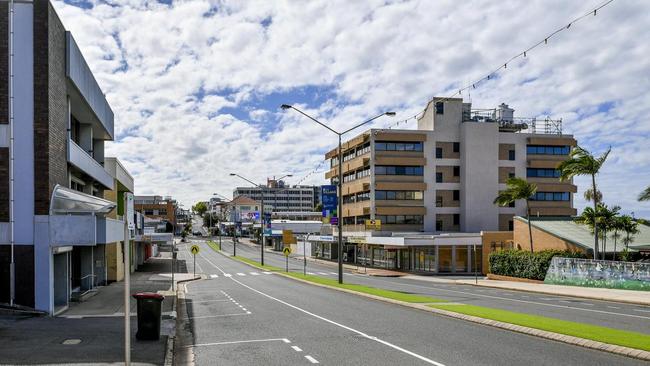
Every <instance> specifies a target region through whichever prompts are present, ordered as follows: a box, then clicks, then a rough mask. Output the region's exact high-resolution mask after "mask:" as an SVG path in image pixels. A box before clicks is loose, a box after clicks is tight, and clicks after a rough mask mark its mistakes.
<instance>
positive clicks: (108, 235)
mask: <svg viewBox="0 0 650 366" xmlns="http://www.w3.org/2000/svg"><path fill="white" fill-rule="evenodd" d="M122 240H124V221H120V220H115V219H109V218H105V217H98V218H97V243H99V244H106V243H115V242H117V241H122Z"/></svg>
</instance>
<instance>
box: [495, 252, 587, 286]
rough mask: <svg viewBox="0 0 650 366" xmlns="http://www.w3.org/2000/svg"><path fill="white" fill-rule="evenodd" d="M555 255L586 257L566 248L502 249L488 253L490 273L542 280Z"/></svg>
mask: <svg viewBox="0 0 650 366" xmlns="http://www.w3.org/2000/svg"><path fill="white" fill-rule="evenodd" d="M555 256H559V257H565V258H586V256H585V255H584V254H583V253H580V252H572V251H568V250H544V251H541V252H534V253H531V252H529V251H526V250H504V251H500V252H494V253H490V257H489V262H490V273H493V274H496V275H501V276H510V277H519V278H528V279H531V280H540V281H543V280H544V277H546V271H547V270H548V266H549V265H550V264H551V259H552V258H553V257H555Z"/></svg>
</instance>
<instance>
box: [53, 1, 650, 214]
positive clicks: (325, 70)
mask: <svg viewBox="0 0 650 366" xmlns="http://www.w3.org/2000/svg"><path fill="white" fill-rule="evenodd" d="M597 4H599V1H585V2H570V3H567V2H564V1H559V0H551V1H544V0H537V1H529V2H526V3H525V4H522V3H521V2H517V1H514V0H513V1H501V2H493V1H476V2H466V3H465V2H463V3H457V2H454V1H436V2H428V1H383V0H377V1H372V0H371V1H364V2H348V1H325V0H323V1H319V0H314V1H310V2H306V3H300V5H299V6H298V3H297V2H292V1H280V2H269V1H253V0H251V1H246V2H230V1H223V2H221V1H203V0H196V1H190V2H171V1H139V0H124V1H116V0H114V1H94V0H90V1H86V0H84V1H77V0H66V1H56V2H55V7H56V9H57V11H58V13H59V15H60V16H61V18H62V20H63V22H64V24H65V25H66V27H67V28H68V29H69V30H71V31H72V32H73V34H74V35H75V38H76V40H77V42H78V43H79V45H80V47H81V49H82V51H83V53H84V55H85V57H86V59H87V61H88V63H89V65H90V67H91V68H92V69H93V71H94V73H95V75H96V77H97V79H98V81H99V83H100V85H101V86H102V89H103V90H104V92H105V93H106V95H107V98H108V100H109V102H110V103H111V106H112V107H113V109H114V111H115V115H116V124H115V126H116V136H117V139H116V141H114V142H112V143H109V144H108V145H107V146H108V147H107V149H108V153H109V154H111V155H115V156H118V157H119V158H120V159H121V160H122V161H123V162H124V164H125V165H126V167H127V168H128V169H129V170H130V171H131V173H132V174H133V175H134V176H135V179H136V187H137V188H136V189H137V193H141V194H151V193H156V194H163V195H167V194H170V195H174V196H177V197H178V198H179V199H180V200H181V201H183V202H185V203H186V205H189V204H191V203H192V202H194V201H196V200H199V199H207V198H208V197H209V196H210V194H211V193H213V192H219V193H221V194H225V195H230V194H231V192H232V188H233V187H234V186H235V185H240V183H241V182H238V181H234V180H233V179H232V178H231V177H230V176H229V175H228V173H229V172H231V171H235V172H238V173H240V174H242V175H245V176H247V177H249V178H251V179H254V180H256V181H260V182H262V181H263V180H264V179H265V178H266V177H271V176H274V175H275V176H278V175H283V174H286V173H292V174H294V176H295V178H294V182H295V181H298V180H300V179H301V178H302V177H305V176H307V175H308V173H310V172H313V171H314V170H315V168H317V167H318V166H319V164H320V165H321V168H320V169H316V170H317V173H316V174H314V173H312V174H309V175H308V177H307V178H305V179H304V180H303V181H304V182H305V183H313V184H324V183H325V180H324V170H325V167H326V165H327V164H322V161H323V159H324V152H325V151H327V150H329V149H331V148H332V147H333V146H334V144H335V143H336V138H335V136H334V135H332V134H329V133H328V132H327V131H326V130H324V129H323V128H322V127H320V126H317V125H315V124H313V123H309V122H308V121H305V120H304V119H303V118H300V116H298V115H296V114H295V113H286V112H283V111H281V110H280V109H279V105H280V104H283V103H289V104H294V105H299V106H300V107H301V108H303V109H304V110H306V111H307V112H309V113H311V114H313V115H314V116H316V117H318V118H319V119H322V120H323V121H326V122H327V123H329V124H331V125H332V126H333V127H334V128H340V129H343V128H347V127H350V126H352V125H354V124H356V123H358V122H359V121H363V120H365V119H366V118H368V117H369V116H374V115H376V114H379V113H381V112H383V111H387V110H394V111H396V112H397V114H398V115H397V117H396V118H395V119H393V120H389V119H380V120H378V121H377V122H376V123H375V124H374V127H384V126H387V125H389V124H391V123H394V122H395V121H397V120H401V119H405V118H407V117H410V116H413V115H414V114H416V113H417V112H419V111H421V110H422V109H423V108H424V107H425V105H426V103H427V101H428V100H429V99H430V98H431V97H432V96H434V95H442V96H447V95H448V94H449V93H450V92H452V91H455V90H456V89H457V88H458V87H459V86H460V85H466V84H467V83H470V82H472V81H473V80H475V79H477V78H479V77H481V76H483V75H485V74H486V73H488V72H490V71H491V70H494V69H495V68H497V67H499V66H500V65H502V63H503V62H504V61H505V60H508V59H509V58H510V57H511V56H513V55H515V54H517V53H519V52H521V51H522V50H524V49H526V48H527V47H529V46H530V45H532V44H534V43H535V42H537V41H539V40H540V37H542V36H543V35H544V34H548V33H549V32H551V31H553V30H554V29H556V28H558V27H560V26H562V25H563V24H564V22H566V21H568V20H570V19H572V18H574V17H576V16H578V15H581V14H582V13H584V12H586V11H588V10H589V9H590V8H593V7H594V6H596V5H597ZM648 14H650V4H648V3H647V2H645V1H642V0H632V1H615V2H614V3H612V4H611V5H609V6H608V7H606V8H604V9H602V10H601V11H599V13H598V15H597V16H595V17H588V18H586V19H585V20H584V21H581V22H580V23H578V24H575V25H574V26H572V27H571V28H570V29H569V30H567V31H565V32H562V33H561V34H559V35H558V36H557V37H554V38H552V39H551V40H550V41H549V43H548V44H547V45H544V46H543V47H540V48H538V49H535V50H533V51H530V52H529V53H528V54H527V57H526V58H525V59H521V60H518V61H514V62H512V63H510V64H508V67H507V69H505V70H502V71H501V72H499V73H498V74H495V75H493V76H492V77H491V78H490V80H489V81H485V82H482V83H479V84H477V88H476V89H472V90H471V96H470V95H469V94H468V93H464V94H463V97H464V98H465V99H466V100H470V98H471V101H472V103H473V105H474V107H477V108H494V107H495V106H496V105H498V104H500V103H502V102H505V103H507V104H509V105H510V106H511V107H513V108H514V109H515V110H516V112H515V114H516V115H518V116H522V117H544V116H551V117H552V118H562V120H563V126H564V131H565V133H572V134H574V135H575V137H576V138H577V139H578V141H579V143H580V144H581V145H583V146H585V147H586V148H588V149H590V150H593V151H594V152H595V153H597V154H599V153H602V152H603V151H605V150H606V149H607V148H608V147H610V146H611V147H612V154H611V156H610V158H609V160H608V162H607V163H606V165H605V167H604V168H603V172H602V173H601V175H600V176H599V177H598V180H599V182H600V185H601V190H602V191H603V193H604V196H605V201H606V202H607V203H609V204H618V205H621V206H622V207H623V210H624V211H625V212H632V211H634V212H635V214H636V215H637V216H640V215H643V216H650V205H649V204H647V203H639V202H637V201H636V196H637V195H638V193H639V192H640V191H641V190H642V189H644V188H645V187H646V186H648V185H649V184H650V174H648V172H649V171H650V154H648V152H647V141H648V138H649V137H650V121H649V119H648V118H647V116H648V115H650V94H648V93H647V91H648V89H649V87H650V80H649V77H648V75H650V72H649V71H648V70H650V59H649V58H648V57H647V55H648V54H649V53H650V45H648V44H647V42H640V41H639V40H644V39H650V29H649V27H647V24H648V22H649V21H650V19H648ZM504 19H507V21H504ZM513 35H516V37H513ZM415 125H416V124H415V123H414V122H413V121H411V122H410V123H408V124H401V125H400V126H399V127H400V128H415V127H416V126H415ZM576 182H577V183H578V186H579V192H578V194H576V199H575V204H576V206H577V207H579V208H580V207H583V206H584V204H585V202H584V200H583V199H582V192H583V191H584V189H586V188H587V183H588V182H587V180H586V179H582V178H579V179H577V180H576Z"/></svg>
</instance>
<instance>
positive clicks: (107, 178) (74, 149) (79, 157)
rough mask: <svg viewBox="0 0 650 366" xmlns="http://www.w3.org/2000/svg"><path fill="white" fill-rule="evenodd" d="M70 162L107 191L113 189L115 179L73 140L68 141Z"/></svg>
mask: <svg viewBox="0 0 650 366" xmlns="http://www.w3.org/2000/svg"><path fill="white" fill-rule="evenodd" d="M68 162H69V163H70V164H72V165H74V166H75V167H77V168H78V169H79V170H81V171H83V172H84V173H86V174H88V175H89V176H91V177H92V178H93V179H95V180H96V181H98V182H99V183H101V184H102V185H104V187H106V188H107V189H113V177H111V175H110V174H109V173H108V172H107V171H106V170H104V167H103V166H102V165H101V164H99V163H98V162H97V160H95V159H93V158H92V156H90V155H89V154H88V153H87V152H86V151H85V150H84V149H82V148H81V147H80V146H79V145H77V144H76V143H75V142H74V141H72V140H71V139H68Z"/></svg>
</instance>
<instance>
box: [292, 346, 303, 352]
mask: <svg viewBox="0 0 650 366" xmlns="http://www.w3.org/2000/svg"><path fill="white" fill-rule="evenodd" d="M291 348H293V350H294V351H296V352H302V350H301V349H300V347H298V346H291Z"/></svg>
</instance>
